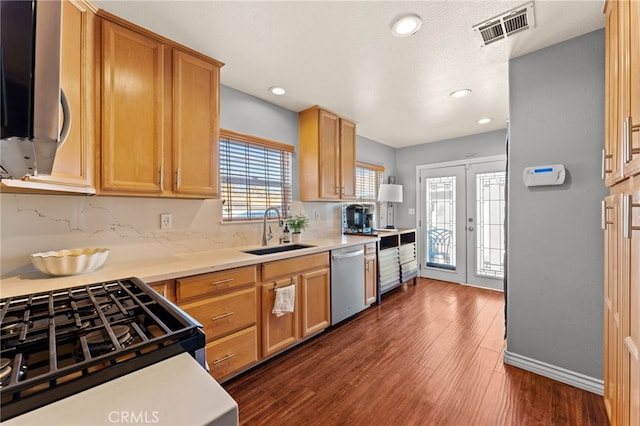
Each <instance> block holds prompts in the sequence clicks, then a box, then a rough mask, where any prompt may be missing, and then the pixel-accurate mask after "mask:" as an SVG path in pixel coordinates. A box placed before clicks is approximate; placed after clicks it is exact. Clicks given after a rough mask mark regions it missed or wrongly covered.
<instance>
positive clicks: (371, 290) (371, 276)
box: [364, 254, 377, 305]
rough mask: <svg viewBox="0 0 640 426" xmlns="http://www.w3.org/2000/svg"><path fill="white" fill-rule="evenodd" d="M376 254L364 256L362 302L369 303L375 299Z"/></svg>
mask: <svg viewBox="0 0 640 426" xmlns="http://www.w3.org/2000/svg"><path fill="white" fill-rule="evenodd" d="M376 269H377V261H376V255H375V254H373V255H367V256H366V257H365V258H364V304H365V305H371V304H372V303H374V302H375V301H376V298H377V294H376V275H377V272H376Z"/></svg>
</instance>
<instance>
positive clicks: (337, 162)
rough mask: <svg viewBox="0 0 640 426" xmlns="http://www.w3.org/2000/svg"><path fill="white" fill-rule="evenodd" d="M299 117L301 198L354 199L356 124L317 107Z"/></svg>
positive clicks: (307, 110)
mask: <svg viewBox="0 0 640 426" xmlns="http://www.w3.org/2000/svg"><path fill="white" fill-rule="evenodd" d="M298 116H299V142H298V143H299V146H300V199H301V200H302V201H323V200H351V199H355V193H356V189H355V188H356V184H355V170H356V124H355V123H354V122H353V121H350V120H347V119H345V118H342V117H339V116H338V115H337V114H334V113H332V112H330V111H327V110H325V109H322V108H320V107H318V106H314V107H311V108H309V109H306V110H304V111H300V112H299V113H298Z"/></svg>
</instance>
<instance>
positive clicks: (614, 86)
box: [603, 1, 622, 186]
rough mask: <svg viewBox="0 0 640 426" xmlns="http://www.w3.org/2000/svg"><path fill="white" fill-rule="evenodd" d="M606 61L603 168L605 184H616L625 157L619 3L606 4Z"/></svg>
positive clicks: (620, 175)
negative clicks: (621, 108)
mask: <svg viewBox="0 0 640 426" xmlns="http://www.w3.org/2000/svg"><path fill="white" fill-rule="evenodd" d="M605 19H606V29H605V37H606V58H605V74H606V75H605V80H606V87H605V89H606V90H605V92H606V97H605V149H604V154H603V155H604V158H603V168H604V176H605V183H606V184H607V186H611V185H614V184H615V183H616V182H619V181H620V180H621V179H622V156H621V152H620V151H621V150H622V147H621V144H620V138H619V137H620V131H621V124H620V123H621V122H620V120H619V118H620V102H619V95H620V86H621V78H619V69H620V52H619V51H620V42H619V39H618V38H619V25H618V21H619V8H618V2H617V1H610V2H607V3H606V10H605Z"/></svg>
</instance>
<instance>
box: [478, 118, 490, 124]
mask: <svg viewBox="0 0 640 426" xmlns="http://www.w3.org/2000/svg"><path fill="white" fill-rule="evenodd" d="M491 120H493V118H489V117H485V118H481V119H480V120H478V124H487V123H489V122H490V121H491Z"/></svg>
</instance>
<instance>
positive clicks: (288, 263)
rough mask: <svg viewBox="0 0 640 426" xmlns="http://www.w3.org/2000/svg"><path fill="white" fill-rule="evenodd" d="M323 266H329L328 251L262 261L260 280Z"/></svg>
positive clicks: (295, 273) (268, 279)
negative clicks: (273, 260)
mask: <svg viewBox="0 0 640 426" xmlns="http://www.w3.org/2000/svg"><path fill="white" fill-rule="evenodd" d="M323 267H325V268H328V267H329V252H323V253H318V254H310V255H308V256H299V257H293V258H290V259H285V260H277V261H275V262H268V263H263V264H262V281H263V282H265V281H270V280H273V279H276V278H280V277H284V276H291V275H297V274H299V273H301V272H304V271H309V270H311V269H320V268H323Z"/></svg>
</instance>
